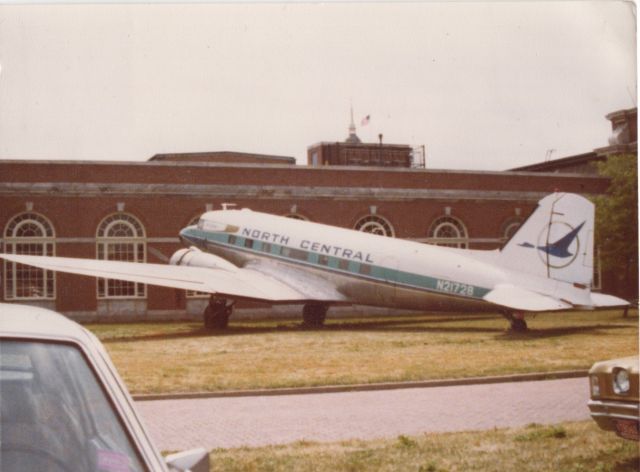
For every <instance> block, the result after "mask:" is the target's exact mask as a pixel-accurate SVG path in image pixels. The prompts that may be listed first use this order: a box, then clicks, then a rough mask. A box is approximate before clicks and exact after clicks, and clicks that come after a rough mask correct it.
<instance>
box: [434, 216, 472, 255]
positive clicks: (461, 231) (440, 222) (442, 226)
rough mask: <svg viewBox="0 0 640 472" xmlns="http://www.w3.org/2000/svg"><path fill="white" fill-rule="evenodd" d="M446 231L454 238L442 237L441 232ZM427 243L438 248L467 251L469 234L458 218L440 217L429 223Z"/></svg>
mask: <svg viewBox="0 0 640 472" xmlns="http://www.w3.org/2000/svg"><path fill="white" fill-rule="evenodd" d="M446 230H450V231H451V232H452V233H455V234H456V236H454V237H451V236H444V235H442V232H443V231H446ZM428 242H429V243H430V244H436V245H438V246H445V247H453V248H458V249H467V248H468V247H469V232H468V231H467V226H466V225H465V224H464V223H463V222H462V220H460V219H459V218H456V217H455V216H450V215H446V216H440V217H438V218H436V220H435V221H434V222H433V223H431V227H430V229H429V239H428Z"/></svg>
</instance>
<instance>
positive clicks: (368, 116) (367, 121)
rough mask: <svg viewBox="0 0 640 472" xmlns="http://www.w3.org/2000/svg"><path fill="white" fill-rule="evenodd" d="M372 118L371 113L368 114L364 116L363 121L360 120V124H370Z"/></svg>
mask: <svg viewBox="0 0 640 472" xmlns="http://www.w3.org/2000/svg"><path fill="white" fill-rule="evenodd" d="M370 119H371V115H367V116H365V117H364V118H362V121H361V122H360V126H367V125H368V124H369V120H370Z"/></svg>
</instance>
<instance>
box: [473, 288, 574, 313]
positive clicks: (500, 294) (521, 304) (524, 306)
mask: <svg viewBox="0 0 640 472" xmlns="http://www.w3.org/2000/svg"><path fill="white" fill-rule="evenodd" d="M482 298H483V299H484V300H485V301H487V302H490V303H495V304H496V305H502V306H505V307H507V308H513V309H514V310H523V311H555V310H567V309H569V308H573V305H571V304H569V303H566V302H564V301H562V300H558V299H556V298H552V297H549V296H546V295H541V294H539V293H536V292H532V291H531V290H526V289H524V288H521V287H516V286H515V285H508V284H502V285H497V286H496V287H495V288H494V289H493V290H491V291H490V292H489V293H487V294H486V295H485V296H484V297H482Z"/></svg>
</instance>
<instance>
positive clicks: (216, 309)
mask: <svg viewBox="0 0 640 472" xmlns="http://www.w3.org/2000/svg"><path fill="white" fill-rule="evenodd" d="M232 312H233V303H230V304H228V303H227V300H226V299H224V298H213V297H212V298H211V300H210V301H209V305H207V308H205V310H204V327H205V328H207V329H225V328H226V327H227V326H228V325H229V317H230V316H231V313H232Z"/></svg>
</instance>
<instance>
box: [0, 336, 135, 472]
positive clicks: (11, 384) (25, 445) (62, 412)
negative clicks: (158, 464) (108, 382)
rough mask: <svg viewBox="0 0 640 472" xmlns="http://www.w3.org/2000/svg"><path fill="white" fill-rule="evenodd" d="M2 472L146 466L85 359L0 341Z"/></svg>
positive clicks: (43, 346)
mask: <svg viewBox="0 0 640 472" xmlns="http://www.w3.org/2000/svg"><path fill="white" fill-rule="evenodd" d="M0 420H1V422H2V424H1V427H0V470H2V471H3V472H13V471H16V472H17V471H25V470H48V471H54V472H72V471H76V470H87V471H96V472H134V471H136V472H137V471H143V470H146V468H145V467H144V466H143V464H142V463H141V461H140V459H139V457H138V455H137V453H136V449H135V446H134V445H133V444H132V443H131V441H130V439H129V436H128V435H127V434H126V432H125V429H124V427H123V425H122V423H121V421H120V420H119V417H118V415H117V413H116V412H115V411H114V409H113V406H112V404H111V403H110V402H109V400H108V398H107V396H106V394H105V392H104V390H103V388H102V387H101V385H100V383H99V382H98V380H97V378H96V376H95V374H94V372H93V371H92V370H91V368H90V367H89V365H87V362H86V360H85V357H84V356H83V355H82V353H81V352H80V351H79V350H78V349H77V348H76V347H74V346H71V345H66V344H55V343H45V342H31V341H14V340H11V341H7V340H0Z"/></svg>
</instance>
